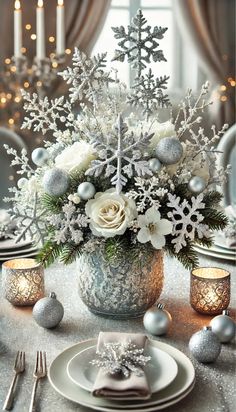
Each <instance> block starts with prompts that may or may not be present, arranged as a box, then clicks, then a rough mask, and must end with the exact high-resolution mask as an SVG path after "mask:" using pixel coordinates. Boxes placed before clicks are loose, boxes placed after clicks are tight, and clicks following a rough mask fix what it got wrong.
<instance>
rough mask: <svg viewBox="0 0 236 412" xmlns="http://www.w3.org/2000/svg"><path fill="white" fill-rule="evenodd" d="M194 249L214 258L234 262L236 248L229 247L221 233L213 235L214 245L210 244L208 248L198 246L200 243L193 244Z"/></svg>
mask: <svg viewBox="0 0 236 412" xmlns="http://www.w3.org/2000/svg"><path fill="white" fill-rule="evenodd" d="M194 249H195V250H196V252H198V253H200V254H202V255H206V256H211V257H214V258H216V259H221V260H228V261H233V262H236V248H235V247H229V246H228V245H227V243H226V238H225V237H224V235H223V234H222V235H221V234H216V235H215V239H214V245H213V246H211V247H210V248H207V247H204V246H200V245H195V246H194Z"/></svg>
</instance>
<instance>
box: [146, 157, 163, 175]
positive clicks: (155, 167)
mask: <svg viewBox="0 0 236 412" xmlns="http://www.w3.org/2000/svg"><path fill="white" fill-rule="evenodd" d="M148 164H149V168H150V169H151V171H152V172H154V173H155V172H159V170H160V169H161V162H160V160H158V159H157V158H156V157H153V158H152V159H150V160H149V162H148Z"/></svg>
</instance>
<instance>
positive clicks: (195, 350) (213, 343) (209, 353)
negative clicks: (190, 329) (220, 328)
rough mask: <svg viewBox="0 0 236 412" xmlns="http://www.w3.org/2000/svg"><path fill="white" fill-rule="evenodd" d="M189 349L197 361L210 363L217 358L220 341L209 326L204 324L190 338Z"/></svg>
mask: <svg viewBox="0 0 236 412" xmlns="http://www.w3.org/2000/svg"><path fill="white" fill-rule="evenodd" d="M189 349H190V352H191V353H192V355H193V356H194V358H195V359H197V360H198V362H202V363H210V362H214V361H215V360H216V359H217V358H218V356H219V354H220V351H221V343H220V341H219V338H218V337H217V336H216V334H215V333H214V332H212V330H211V327H210V326H204V328H203V329H201V330H200V331H198V332H196V333H194V334H193V335H192V337H191V338H190V341H189Z"/></svg>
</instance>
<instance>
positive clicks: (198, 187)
mask: <svg viewBox="0 0 236 412" xmlns="http://www.w3.org/2000/svg"><path fill="white" fill-rule="evenodd" d="M188 188H189V190H190V192H192V193H195V194H199V193H201V192H203V190H204V189H206V181H205V180H204V179H203V177H200V176H193V177H192V178H191V179H190V181H189V183H188Z"/></svg>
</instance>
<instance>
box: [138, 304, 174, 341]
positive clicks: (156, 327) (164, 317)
mask: <svg viewBox="0 0 236 412" xmlns="http://www.w3.org/2000/svg"><path fill="white" fill-rule="evenodd" d="M171 321H172V318H171V315H170V313H169V312H168V311H167V310H165V309H164V305H163V304H161V303H158V304H157V306H152V307H151V308H150V309H148V310H147V312H146V313H145V315H144V317H143V324H144V327H145V329H146V330H147V331H148V332H149V333H151V334H152V335H156V336H160V335H164V334H165V333H167V331H168V329H169V326H170V324H171Z"/></svg>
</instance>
